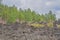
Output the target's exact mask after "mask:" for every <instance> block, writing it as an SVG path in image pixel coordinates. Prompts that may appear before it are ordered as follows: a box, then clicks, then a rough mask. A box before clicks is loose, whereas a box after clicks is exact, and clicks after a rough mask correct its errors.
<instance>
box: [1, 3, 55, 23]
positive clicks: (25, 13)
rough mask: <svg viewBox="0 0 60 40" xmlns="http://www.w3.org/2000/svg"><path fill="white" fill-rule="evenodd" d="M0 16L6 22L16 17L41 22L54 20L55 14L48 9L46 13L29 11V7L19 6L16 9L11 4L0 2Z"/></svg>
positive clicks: (10, 21) (11, 21) (14, 20)
mask: <svg viewBox="0 0 60 40" xmlns="http://www.w3.org/2000/svg"><path fill="white" fill-rule="evenodd" d="M0 17H1V18H2V20H5V21H6V22H7V23H14V22H16V20H17V19H18V20H19V21H20V22H21V21H26V22H41V21H46V22H49V21H55V20H56V16H55V14H53V13H52V11H49V13H47V14H38V13H36V12H35V11H31V9H29V8H28V9H26V10H22V9H21V8H20V9H19V10H18V9H17V7H15V6H12V7H9V6H7V5H2V4H0Z"/></svg>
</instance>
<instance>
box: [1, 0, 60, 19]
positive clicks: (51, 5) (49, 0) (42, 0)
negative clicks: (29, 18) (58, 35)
mask: <svg viewBox="0 0 60 40" xmlns="http://www.w3.org/2000/svg"><path fill="white" fill-rule="evenodd" d="M2 3H3V4H5V5H8V6H12V5H15V6H16V7H17V8H22V9H27V8H30V9H31V10H33V11H36V12H37V13H40V14H42V13H43V14H45V13H47V12H49V10H52V11H53V12H54V13H55V14H56V17H57V18H60V0H3V1H2Z"/></svg>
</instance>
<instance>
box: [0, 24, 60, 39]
mask: <svg viewBox="0 0 60 40" xmlns="http://www.w3.org/2000/svg"><path fill="white" fill-rule="evenodd" d="M55 30H56V31H58V29H54V28H47V27H46V28H33V27H31V26H28V25H25V24H11V25H0V40H60V36H59V35H60V34H55V33H59V32H56V31H55ZM59 31H60V29H59ZM56 35H57V36H56Z"/></svg>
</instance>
